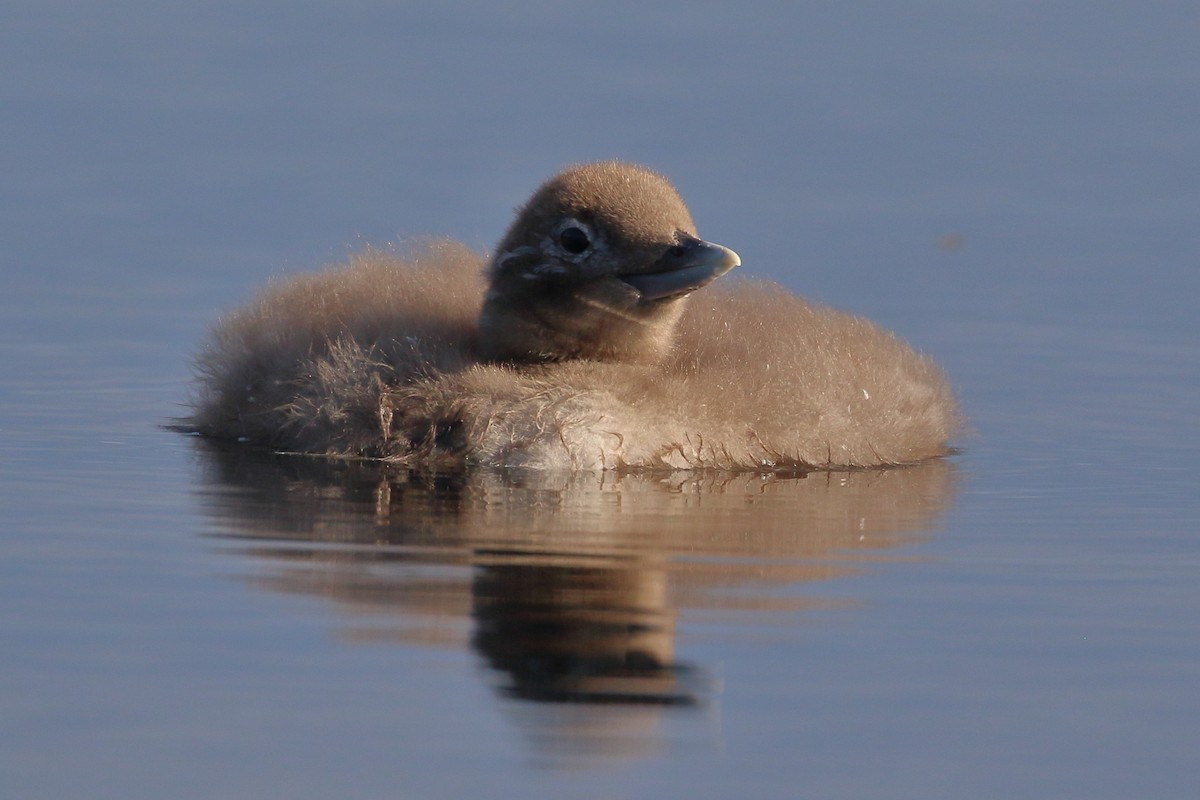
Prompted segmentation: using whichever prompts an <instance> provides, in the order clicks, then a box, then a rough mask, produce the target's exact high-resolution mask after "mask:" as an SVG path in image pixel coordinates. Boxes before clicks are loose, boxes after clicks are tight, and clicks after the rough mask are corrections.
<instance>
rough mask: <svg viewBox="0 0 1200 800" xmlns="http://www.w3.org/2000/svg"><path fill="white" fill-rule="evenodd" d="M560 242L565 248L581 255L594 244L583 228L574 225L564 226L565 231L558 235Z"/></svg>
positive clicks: (569, 251)
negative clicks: (570, 226)
mask: <svg viewBox="0 0 1200 800" xmlns="http://www.w3.org/2000/svg"><path fill="white" fill-rule="evenodd" d="M558 243H559V245H560V246H561V247H562V249H563V250H566V251H567V252H568V253H572V254H574V255H579V254H580V253H582V252H583V251H584V250H587V249H588V248H589V247H590V246H591V244H592V243H591V241H590V240H589V239H588V235H587V234H586V233H584V231H583V230H582V229H581V228H574V227H572V228H564V229H563V232H562V233H560V234H559V235H558Z"/></svg>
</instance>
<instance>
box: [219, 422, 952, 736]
mask: <svg viewBox="0 0 1200 800" xmlns="http://www.w3.org/2000/svg"><path fill="white" fill-rule="evenodd" d="M196 447H197V452H198V455H199V464H200V466H201V470H202V473H203V478H202V480H201V483H200V486H201V498H202V503H203V506H204V509H205V511H206V513H207V514H209V515H210V516H211V518H212V519H213V520H214V521H215V524H216V529H217V530H218V532H219V534H220V535H222V536H226V537H230V538H232V539H236V540H239V541H240V542H241V544H239V546H238V547H237V548H236V549H237V551H238V552H240V553H244V554H249V555H252V556H256V557H258V558H260V559H263V560H264V561H263V563H265V565H266V568H265V569H264V570H262V571H260V572H259V576H260V577H258V578H256V579H255V580H256V582H258V583H259V584H260V585H262V586H264V587H267V588H270V589H272V590H277V591H285V592H289V593H303V594H310V595H319V596H323V597H326V598H328V599H329V600H331V601H333V602H335V603H336V604H338V606H340V607H341V608H343V609H344V610H347V611H349V612H350V613H349V614H348V618H349V622H348V624H347V626H346V628H345V630H344V632H343V633H344V635H345V636H347V637H349V638H351V639H353V640H360V641H361V640H372V641H378V640H398V641H403V642H406V643H419V644H422V645H452V646H470V647H472V648H473V649H474V650H475V651H476V652H477V653H478V654H479V655H480V656H481V657H482V659H483V660H484V662H485V663H486V664H487V665H488V667H489V668H490V671H491V674H493V675H495V676H497V677H498V678H500V679H501V680H499V681H498V682H499V685H500V691H502V692H503V693H504V694H505V695H506V696H508V697H513V698H519V699H520V700H523V701H540V703H539V704H544V703H545V702H551V703H555V704H563V703H566V704H579V703H589V704H594V703H610V704H620V705H624V706H630V705H641V706H647V705H649V706H655V705H689V704H694V703H696V702H698V701H700V700H703V699H704V695H705V692H706V691H707V690H706V688H705V687H706V686H708V685H709V681H708V680H707V679H706V677H705V670H704V669H703V668H702V667H697V666H695V665H691V664H688V663H686V661H682V660H680V659H679V658H678V657H677V656H676V653H675V650H676V644H675V626H676V618H677V617H678V615H679V614H680V613H681V611H687V612H688V613H690V614H701V615H702V614H706V613H707V614H714V615H721V614H726V613H755V614H762V613H765V612H769V611H772V610H779V609H797V608H804V607H806V606H807V605H809V604H812V603H814V602H816V601H814V600H813V599H811V598H806V597H805V596H803V595H800V594H798V593H797V592H795V591H789V589H790V588H791V587H794V586H796V585H798V584H801V583H803V582H806V581H813V580H819V579H822V578H829V577H833V576H838V575H846V574H849V573H851V572H853V571H855V570H856V569H858V568H860V567H861V563H862V560H863V556H864V555H865V554H875V555H878V554H880V553H881V552H882V551H885V550H887V549H889V548H893V547H895V546H897V545H900V544H903V543H906V542H911V541H913V540H915V539H918V538H920V537H922V536H926V535H928V532H929V530H930V528H931V526H932V525H934V524H935V522H936V519H937V517H938V516H939V515H940V514H941V513H942V511H943V510H944V509H945V508H946V506H947V505H948V503H949V501H950V499H951V496H952V494H953V486H954V483H955V476H954V469H953V466H952V465H951V464H949V463H948V462H945V461H933V462H929V463H927V464H924V465H921V466H917V467H909V468H903V469H894V470H876V471H863V472H841V473H810V474H807V475H790V476H781V475H758V474H750V473H740V474H730V473H711V474H693V473H672V474H625V475H621V474H614V473H601V474H597V473H588V474H544V473H513V472H469V473H462V474H455V475H428V474H417V473H411V472H408V471H403V470H396V469H391V468H388V467H387V466H385V465H380V464H372V463H363V462H350V461H341V462H338V461H326V460H322V459H312V458H304V457H295V456H280V455H274V454H270V453H262V452H257V451H253V450H249V449H245V448H236V447H234V448H229V447H221V446H214V445H212V444H210V443H208V442H204V441H198V442H197V443H196ZM593 723H594V719H591V720H589V721H588V724H589V725H591V724H593Z"/></svg>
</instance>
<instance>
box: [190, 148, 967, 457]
mask: <svg viewBox="0 0 1200 800" xmlns="http://www.w3.org/2000/svg"><path fill="white" fill-rule="evenodd" d="M737 263H738V260H737V257H736V256H735V255H734V254H733V253H732V252H731V251H729V250H727V249H725V248H722V247H720V246H718V245H712V244H710V243H707V242H703V241H701V240H699V239H698V238H696V235H695V231H694V228H693V226H692V222H691V218H690V216H689V215H688V213H687V209H686V207H685V206H684V205H683V203H682V201H681V200H679V199H678V195H677V194H676V193H675V192H674V189H672V188H671V187H670V185H669V184H668V183H667V182H666V181H665V180H664V179H662V178H661V177H659V176H657V175H655V174H654V173H651V172H649V171H647V170H644V169H642V168H639V167H633V166H629V165H623V164H616V163H604V164H598V165H589V166H584V167H578V168H574V169H573V170H568V171H566V172H564V173H562V174H560V175H559V176H556V177H555V178H553V179H551V180H550V181H548V182H547V183H546V184H544V185H543V187H542V188H541V189H539V191H538V193H536V194H535V195H534V197H533V198H532V199H531V200H530V202H529V203H528V204H527V205H526V207H525V208H524V209H523V210H522V211H521V212H520V214H519V215H518V218H517V220H516V222H514V224H513V227H512V228H511V229H510V230H509V232H508V234H507V235H506V236H505V238H504V239H503V240H502V241H501V243H500V246H499V247H498V248H497V252H496V253H495V255H494V256H493V257H492V258H491V260H490V262H489V263H488V264H487V269H486V273H485V270H484V267H485V264H484V260H483V258H482V257H480V256H478V255H476V254H474V253H472V252H470V251H468V250H466V249H465V248H463V247H461V246H457V245H453V244H450V243H439V244H432V245H429V246H428V247H426V248H425V249H424V250H423V251H421V252H419V253H417V254H416V255H415V256H412V257H409V258H406V259H401V258H398V257H395V256H391V255H387V254H383V253H378V252H373V251H371V252H367V253H364V254H362V255H360V256H358V257H356V258H354V259H353V260H352V261H351V263H350V264H349V265H346V266H343V267H339V268H336V269H333V270H329V271H326V272H324V273H320V274H316V275H309V276H302V277H299V278H294V279H292V280H290V281H288V282H285V283H282V284H279V285H276V286H273V287H271V288H269V289H268V290H267V291H266V292H265V293H264V294H263V295H262V296H260V297H259V298H258V300H257V301H255V302H254V303H253V304H251V305H249V306H247V307H245V308H243V309H240V310H238V311H235V312H233V313H232V314H230V315H228V316H227V317H226V318H225V319H223V320H222V322H221V323H220V324H219V325H218V326H217V328H216V330H215V331H214V334H213V340H212V342H211V343H210V345H209V347H208V349H207V350H206V351H205V352H204V353H203V354H202V355H201V357H200V359H199V372H200V379H201V380H200V391H199V394H198V396H197V399H196V402H195V404H194V405H195V413H194V415H193V416H192V417H191V418H190V420H189V421H188V425H187V427H189V428H190V429H192V430H195V431H196V432H199V433H202V434H205V435H210V436H214V437H219V438H224V439H239V440H244V441H249V442H252V443H257V444H261V445H265V446H270V447H274V448H277V449H281V450H288V451H297V452H309V453H320V454H327V455H337V456H355V457H370V458H383V459H388V460H392V461H396V462H399V463H404V464H410V465H414V466H418V465H419V466H428V467H434V468H444V467H458V466H462V465H470V464H479V465H489V466H513V467H532V468H542V469H558V468H564V469H619V468H683V469H687V468H721V469H779V468H801V469H805V468H837V467H860V466H879V465H885V464H897V463H910V462H915V461H920V460H922V459H926V458H930V457H935V456H938V455H942V454H944V453H946V452H947V442H948V439H949V438H950V437H951V436H952V435H953V433H954V431H955V429H956V426H957V425H958V416H957V412H956V410H955V405H954V400H953V397H952V395H951V393H950V391H949V389H948V388H947V386H946V383H945V380H944V378H943V377H942V375H941V373H940V371H939V370H938V368H937V367H936V366H935V365H934V364H933V363H932V362H931V361H930V360H929V359H928V358H926V357H924V356H921V355H919V354H917V353H915V352H913V351H912V349H911V348H909V347H908V346H907V345H905V344H904V343H902V342H900V341H899V340H898V339H896V338H895V337H894V336H892V335H891V334H889V333H887V332H885V331H882V330H880V329H879V328H877V327H875V326H874V325H872V324H871V323H869V322H867V321H865V320H863V319H861V318H858V317H854V316H851V315H848V314H844V313H840V312H837V311H833V310H831V309H828V308H824V307H819V306H814V305H811V304H809V303H807V302H805V301H803V300H801V299H799V298H796V297H794V296H792V295H790V294H788V293H786V292H785V291H783V290H782V289H780V288H779V287H778V286H775V285H772V284H766V283H755V282H739V283H734V284H731V285H723V284H722V283H718V284H716V285H715V286H712V287H707V286H706V284H708V283H709V282H711V281H713V280H715V279H716V278H718V277H720V276H721V275H722V274H724V272H726V271H728V270H729V269H731V268H733V267H734V266H736V265H737ZM485 281H486V282H485ZM702 287H704V288H702ZM693 292H695V294H694V296H692V297H690V298H688V297H687V296H688V295H689V294H691V293H693ZM685 298H686V299H685Z"/></svg>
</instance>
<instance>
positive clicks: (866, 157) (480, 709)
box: [0, 0, 1200, 798]
mask: <svg viewBox="0 0 1200 800" xmlns="http://www.w3.org/2000/svg"><path fill="white" fill-rule="evenodd" d="M77 6H80V7H77ZM0 17H2V18H3V24H2V25H0V75H2V76H3V77H2V78H0V98H2V102H3V108H4V115H3V122H2V123H0V165H2V174H3V176H4V180H3V181H2V182H0V208H2V209H3V214H2V215H0V241H3V248H0V270H2V271H0V275H3V278H2V282H0V286H3V291H2V292H0V359H2V363H3V365H4V370H3V372H2V374H0V509H2V512H3V514H2V517H0V518H2V520H3V523H2V527H0V794H2V795H3V796H4V797H13V798H62V797H97V798H108V797H112V798H161V797H171V798H231V797H247V798H250V797H254V798H264V797H280V798H284V797H286V798H309V797H311V798H323V797H330V796H346V797H380V798H382V797H412V798H425V797H431V798H435V797H436V798H441V797H445V798H452V797H463V796H472V795H473V796H484V797H491V796H535V797H536V796H555V797H578V798H611V797H673V796H688V797H712V798H724V797H764V798H765V797H782V796H809V797H828V798H873V797H878V798H898V797H899V798H909V797H911V798H963V797H974V798H979V797H996V798H1011V797H1087V798H1128V797H1155V798H1167V797H1179V798H1184V797H1187V798H1190V797H1194V796H1195V792H1196V786H1197V785H1200V766H1198V765H1197V759H1196V757H1195V751H1196V742H1197V741H1200V492H1197V490H1196V485H1195V483H1196V474H1197V471H1198V469H1200V401H1198V400H1197V397H1198V396H1200V391H1198V390H1200V323H1198V322H1197V318H1196V312H1195V307H1196V297H1197V295H1198V294H1200V277H1198V274H1200V271H1198V270H1197V268H1196V267H1197V261H1196V256H1197V253H1200V233H1198V231H1200V104H1197V102H1196V98H1197V97H1200V56H1198V55H1197V51H1196V48H1195V42H1196V41H1197V40H1198V38H1200V11H1197V10H1196V9H1195V7H1194V4H1188V3H1177V4H1173V3H1154V4H1150V5H1146V4H1145V3H1118V4H1115V5H1114V4H1109V5H1107V6H1105V7H1103V8H1102V9H1101V8H1100V7H1098V6H1095V5H1094V4H1088V3H1082V2H1064V3H1058V4H1055V5H1054V7H1053V8H1048V7H1045V6H1044V5H1039V4H1016V5H1012V4H1010V5H1008V6H1003V7H999V6H994V5H988V4H962V3H949V2H946V3H940V2H931V3H924V4H920V5H919V6H911V7H905V8H904V9H900V8H899V7H897V6H894V5H893V4H874V3H868V4H865V5H863V4H859V5H858V6H856V7H854V8H853V9H846V8H842V7H840V6H833V5H828V4H801V5H799V6H797V7H795V8H794V9H791V10H787V11H782V10H780V9H779V8H777V7H775V6H773V5H768V4H754V3H751V4H739V5H738V7H737V9H736V10H732V9H730V10H725V9H721V8H717V7H704V8H698V7H695V6H678V7H668V8H663V9H657V8H649V7H646V4H628V5H627V6H623V7H622V8H620V9H619V10H618V11H616V12H613V11H612V10H609V9H607V8H606V9H601V8H599V7H596V6H595V5H594V4H593V5H572V4H566V5H564V4H550V3H544V4H543V3H538V4H532V5H530V4H526V5H525V6H524V7H523V9H522V10H521V11H519V12H502V11H498V10H495V9H494V8H493V7H492V6H490V5H484V4H479V5H475V4H471V3H458V4H454V3H451V4H442V5H440V6H439V7H438V8H437V9H436V10H434V9H429V10H407V9H403V8H393V7H390V6H389V5H387V4H375V3H368V2H344V3H338V4H337V5H336V7H335V6H332V5H331V6H329V7H328V8H327V9H321V8H316V9H314V8H311V7H306V8H304V9H299V8H297V7H294V6H292V5H288V4H259V5H256V6H255V7H254V9H253V10H248V9H247V7H246V6H245V4H235V3H207V4H198V5H197V6H196V7H195V8H194V9H193V10H190V11H188V10H171V9H166V8H164V7H163V6H162V4H157V3H140V2H115V3H108V4H103V5H95V6H94V7H93V6H88V5H86V4H70V3H54V2H44V0H39V2H37V3H32V2H30V3H20V2H11V3H8V4H6V5H5V8H4V10H3V11H2V12H0ZM611 156H620V157H623V158H627V159H632V160H638V161H643V162H646V163H648V164H651V165H653V166H654V167H656V168H658V169H660V170H662V171H664V172H665V173H667V174H668V175H670V176H672V177H673V178H674V179H675V180H676V182H677V184H678V185H679V186H680V189H681V191H682V192H683V195H684V197H685V198H686V199H687V200H688V202H689V204H690V205H691V207H692V210H693V213H694V216H695V217H696V219H697V222H698V224H699V227H700V231H701V233H702V234H703V235H705V236H706V237H708V238H711V239H713V240H715V241H719V242H722V243H725V244H727V245H729V246H731V247H734V248H735V249H737V250H738V252H739V253H740V254H741V255H742V258H743V261H744V264H745V267H744V269H745V270H746V272H748V273H750V272H752V273H755V274H757V275H762V276H767V277H771V278H774V279H775V280H777V281H779V282H780V283H782V284H784V285H785V286H786V287H788V288H789V289H790V290H792V291H796V292H799V293H804V294H806V295H808V296H811V297H815V298H818V299H821V300H823V301H826V302H829V303H832V304H834V305H837V306H840V307H843V308H848V309H851V310H854V311H857V312H861V313H864V314H866V315H868V316H871V317H872V318H874V319H877V320H878V321H880V322H882V323H883V324H885V325H887V326H889V327H891V328H894V329H896V330H897V331H898V332H899V333H901V334H902V335H903V336H905V337H906V338H908V339H909V340H911V341H913V342H915V343H916V344H917V345H918V346H920V347H921V348H922V349H924V350H926V351H928V352H930V353H932V354H933V355H934V356H935V357H937V358H938V360H940V361H941V362H942V363H943V364H944V365H945V366H946V368H947V370H948V372H949V373H950V375H951V376H952V379H953V381H954V383H955V385H956V387H957V388H958V390H959V392H960V394H961V396H962V399H963V404H964V406H965V409H966V411H967V413H968V415H969V416H970V419H971V424H972V431H971V433H970V434H969V435H968V436H966V437H964V438H963V440H962V441H960V442H959V445H960V447H961V450H962V452H961V454H960V455H958V456H955V457H954V458H951V459H949V460H947V461H945V462H939V463H934V464H929V465H926V466H924V467H921V468H917V469H908V470H892V471H887V472H874V473H853V474H832V475H825V474H811V475H808V476H775V477H771V476H757V475H753V476H751V475H738V476H729V475H725V476H713V475H706V476H689V475H687V474H682V473H681V474H676V475H670V476H657V477H654V478H648V477H637V476H626V477H617V476H611V475H577V476H564V475H537V474H507V473H485V474H475V475H469V476H462V475H458V476H418V475H410V474H407V473H401V472H395V471H388V470H385V469H382V468H378V467H373V466H369V465H348V464H341V465H330V464H325V463H322V462H319V461H314V460H309V459H296V458H286V457H279V456H273V455H271V454H263V453H253V452H247V451H244V450H238V449H232V450H230V449H222V448H215V447H211V446H208V445H207V444H206V443H204V442H201V441H198V440H195V439H192V438H188V437H183V436H180V435H177V434H174V433H171V432H168V431H165V430H162V429H161V428H160V427H159V426H160V425H161V424H162V423H163V422H164V421H166V420H167V418H169V417H171V416H172V415H174V414H177V413H180V411H181V409H182V404H183V403H184V401H185V399H186V396H187V382H188V376H189V367H188V361H189V359H190V357H191V355H192V354H193V353H194V352H195V350H196V348H197V347H198V346H199V344H200V342H201V341H202V339H203V336H204V332H205V330H206V328H207V326H208V325H209V324H210V323H211V322H212V321H213V320H214V319H215V318H216V316H217V315H218V314H219V313H220V311H221V310H222V309H224V308H228V307H230V306H231V305H233V304H236V303H237V302H239V301H241V300H243V299H245V298H246V297H248V296H249V294H250V293H251V292H253V290H254V289H255V287H257V286H259V285H260V284H261V283H263V282H264V281H265V280H267V279H268V278H269V277H270V276H272V275H278V274H283V273H291V272H295V271H298V270H301V269H308V268H315V267H318V266H320V265H322V264H324V263H329V262H332V261H336V260H337V259H339V258H342V257H343V256H345V255H346V254H348V253H349V252H352V251H353V250H354V249H356V248H358V247H361V246H364V245H365V244H366V243H373V244H377V245H387V244H388V243H400V242H402V241H403V239H404V238H405V237H410V236H414V235H420V234H428V233H435V234H450V235H454V236H456V237H458V238H461V239H463V240H465V241H467V242H469V243H471V244H472V245H474V246H478V247H481V248H482V247H486V246H487V245H488V244H489V243H490V242H491V241H492V240H494V239H495V238H496V237H497V236H498V235H499V234H500V233H501V231H502V230H503V228H504V226H505V225H506V223H507V222H508V220H509V217H510V214H511V210H512V208H513V207H514V206H515V205H516V204H518V203H519V202H520V201H521V200H522V199H523V198H524V196H525V194H526V193H527V192H528V191H529V190H530V189H532V188H533V186H535V185H536V184H537V183H538V182H539V181H540V180H541V179H543V178H544V177H545V176H546V175H548V174H549V173H550V172H552V171H553V170H554V169H556V168H557V167H559V166H561V165H562V164H563V163H567V162H570V161H575V160H582V159H594V158H604V157H611Z"/></svg>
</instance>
